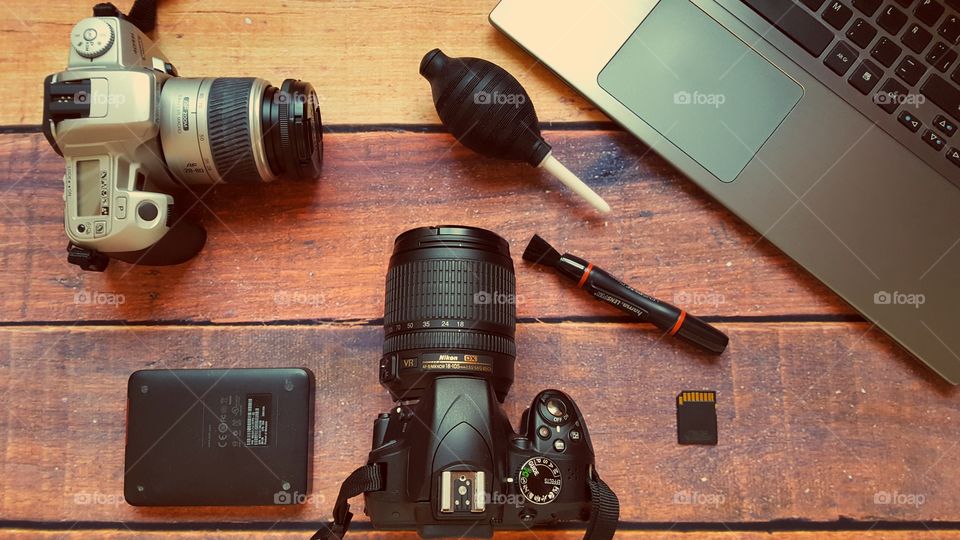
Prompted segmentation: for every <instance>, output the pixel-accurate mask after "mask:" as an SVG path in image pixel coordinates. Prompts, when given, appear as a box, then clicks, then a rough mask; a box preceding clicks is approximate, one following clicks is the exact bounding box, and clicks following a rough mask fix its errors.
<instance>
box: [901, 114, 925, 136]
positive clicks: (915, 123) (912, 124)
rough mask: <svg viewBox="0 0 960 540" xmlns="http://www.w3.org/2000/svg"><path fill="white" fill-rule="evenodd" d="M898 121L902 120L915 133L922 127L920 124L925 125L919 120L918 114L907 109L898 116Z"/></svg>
mask: <svg viewBox="0 0 960 540" xmlns="http://www.w3.org/2000/svg"><path fill="white" fill-rule="evenodd" d="M897 122H900V123H901V124H903V125H905V126H907V129H909V130H910V131H912V132H914V133H916V132H917V130H918V129H920V126H922V125H923V123H922V122H920V121H919V120H917V117H916V116H914V115H912V114H910V113H908V112H907V111H903V112H901V113H900V116H898V117H897Z"/></svg>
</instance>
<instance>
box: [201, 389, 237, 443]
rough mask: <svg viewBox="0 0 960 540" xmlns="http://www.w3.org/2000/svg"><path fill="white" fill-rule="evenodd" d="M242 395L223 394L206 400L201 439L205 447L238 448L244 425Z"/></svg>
mask: <svg viewBox="0 0 960 540" xmlns="http://www.w3.org/2000/svg"><path fill="white" fill-rule="evenodd" d="M241 400H242V396H241V395H239V394H224V395H221V396H213V397H212V398H211V399H208V400H207V403H206V406H205V411H204V415H203V417H204V426H203V441H202V444H203V446H204V447H205V448H239V447H240V446H242V439H241V438H240V435H241V432H242V431H243V427H244V425H243V424H244V409H243V404H242V401H241Z"/></svg>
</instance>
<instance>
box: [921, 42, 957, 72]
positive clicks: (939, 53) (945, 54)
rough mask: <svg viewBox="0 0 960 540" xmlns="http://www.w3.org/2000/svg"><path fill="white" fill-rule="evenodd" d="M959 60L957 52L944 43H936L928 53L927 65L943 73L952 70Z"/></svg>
mask: <svg viewBox="0 0 960 540" xmlns="http://www.w3.org/2000/svg"><path fill="white" fill-rule="evenodd" d="M956 59H957V51H954V50H953V49H951V48H950V47H949V46H947V44H946V43H944V42H942V41H938V42H936V43H935V44H934V45H933V47H931V48H930V52H928V53H927V57H926V60H927V63H928V64H930V65H931V66H933V67H935V68H937V69H938V70H939V71H940V72H941V73H943V72H945V71H947V70H948V69H950V66H951V65H953V62H954V60H956Z"/></svg>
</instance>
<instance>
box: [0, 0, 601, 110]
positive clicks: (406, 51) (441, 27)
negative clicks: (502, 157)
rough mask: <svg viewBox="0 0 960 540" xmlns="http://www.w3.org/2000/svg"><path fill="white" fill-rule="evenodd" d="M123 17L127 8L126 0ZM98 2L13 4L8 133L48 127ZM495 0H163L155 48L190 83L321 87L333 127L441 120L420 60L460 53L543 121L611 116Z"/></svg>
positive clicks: (6, 25)
mask: <svg viewBox="0 0 960 540" xmlns="http://www.w3.org/2000/svg"><path fill="white" fill-rule="evenodd" d="M116 4H117V5H118V6H119V7H120V8H121V9H123V10H126V9H129V6H130V5H131V4H132V2H131V1H130V0H125V1H118V2H116ZM92 5H93V3H92V2H90V1H89V0H51V1H45V2H32V1H29V0H7V1H5V2H4V7H5V9H4V17H2V18H0V63H2V64H3V66H4V71H5V74H6V78H7V80H9V81H17V83H16V84H4V85H2V87H0V102H2V103H3V104H4V106H3V109H0V125H11V124H39V123H40V121H41V118H42V112H43V111H42V105H43V99H42V97H43V93H42V90H41V88H42V83H43V79H44V77H46V76H47V75H49V74H51V73H56V72H58V71H62V70H63V69H65V68H66V62H67V55H68V53H69V49H68V47H69V33H70V29H71V28H72V27H73V25H74V24H75V23H76V22H77V21H79V20H80V19H82V18H83V17H88V16H89V15H90V8H91V6H92ZM495 5H496V1H494V0H487V1H479V2H478V1H476V0H448V1H446V2H443V3H437V2H428V1H425V0H414V1H408V2H396V1H394V0H350V1H343V0H338V1H331V0H327V1H309V0H286V1H284V2H283V3H282V4H281V3H272V2H268V3H264V2H261V1H258V0H233V1H231V2H229V3H226V2H219V3H207V2H197V1H196V0H162V1H161V2H160V9H159V20H158V27H157V31H156V33H155V34H154V36H155V40H156V44H157V48H158V49H159V50H161V51H162V52H163V53H164V54H165V55H166V56H167V58H168V59H169V60H170V61H172V62H173V64H174V65H176V66H177V68H178V69H179V71H180V74H181V75H182V76H185V77H240V76H243V77H248V76H253V77H262V78H264V79H267V80H268V81H270V82H272V83H273V84H275V85H279V84H280V83H281V82H282V81H283V80H284V79H286V78H295V79H302V80H305V81H309V82H311V83H312V84H313V85H314V87H316V89H317V92H318V94H319V95H320V97H321V99H322V103H321V109H322V110H323V116H324V121H325V122H328V123H336V124H360V123H396V122H403V123H431V124H436V123H439V120H438V118H437V113H436V111H435V110H434V107H433V101H432V98H431V95H430V86H429V84H428V83H427V81H426V80H424V79H423V78H422V77H421V76H420V74H419V73H418V69H419V66H420V59H421V58H422V57H423V55H424V54H426V53H427V51H430V50H431V49H433V48H435V47H440V48H441V49H443V50H444V52H446V53H448V54H450V55H451V56H474V57H480V58H485V59H487V60H490V61H493V62H496V63H497V64H500V65H501V66H503V67H504V68H505V69H507V70H508V71H510V72H511V73H512V74H513V75H514V76H515V77H517V79H518V80H519V81H520V82H521V83H522V84H523V85H524V87H525V88H526V89H527V91H528V92H529V94H530V96H531V98H532V99H533V103H534V104H535V106H536V108H537V113H538V114H539V116H540V119H541V120H546V121H571V120H573V121H581V120H591V121H592V120H601V119H603V120H605V119H606V118H605V117H603V116H602V115H601V114H600V113H599V112H597V111H596V109H595V108H594V107H593V106H592V105H590V104H589V103H587V102H586V101H585V100H584V99H582V98H580V97H579V96H578V95H577V94H576V93H575V92H574V91H573V90H572V89H570V88H569V87H567V86H565V85H564V84H563V83H562V82H560V80H559V79H558V78H557V77H555V76H553V75H551V74H550V73H549V72H548V71H547V69H546V68H545V67H543V66H542V65H540V64H539V63H538V62H536V61H535V60H534V59H533V57H531V56H529V55H527V54H526V53H524V52H523V51H522V50H521V49H520V48H519V47H517V46H516V45H514V44H513V43H512V42H511V41H510V40H509V39H508V38H506V37H504V36H503V35H502V34H500V33H499V32H498V31H497V30H495V29H494V28H493V27H492V26H491V25H490V23H489V22H488V21H487V16H488V15H489V13H490V10H492V9H493V7H494V6H495Z"/></svg>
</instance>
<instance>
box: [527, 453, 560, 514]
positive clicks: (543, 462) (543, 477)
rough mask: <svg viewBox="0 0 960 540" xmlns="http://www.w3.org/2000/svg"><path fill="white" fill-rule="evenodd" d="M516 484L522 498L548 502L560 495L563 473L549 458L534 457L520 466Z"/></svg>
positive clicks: (534, 502)
mask: <svg viewBox="0 0 960 540" xmlns="http://www.w3.org/2000/svg"><path fill="white" fill-rule="evenodd" d="M517 476H518V478H517V484H518V485H519V486H520V493H521V494H522V495H523V498H524V499H526V500H528V501H530V502H532V503H533V504H548V503H551V502H553V501H554V499H556V498H557V496H558V495H560V489H561V488H562V487H563V475H562V474H561V472H560V467H558V466H557V464H556V463H554V462H553V460H551V459H550V458H546V457H542V456H540V457H535V458H530V459H528V460H527V462H526V463H524V464H523V466H522V467H520V473H519V474H518V475H517Z"/></svg>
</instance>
